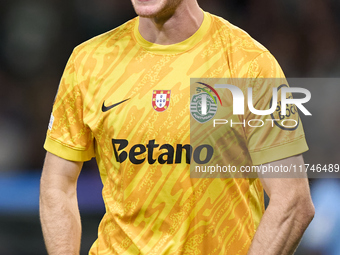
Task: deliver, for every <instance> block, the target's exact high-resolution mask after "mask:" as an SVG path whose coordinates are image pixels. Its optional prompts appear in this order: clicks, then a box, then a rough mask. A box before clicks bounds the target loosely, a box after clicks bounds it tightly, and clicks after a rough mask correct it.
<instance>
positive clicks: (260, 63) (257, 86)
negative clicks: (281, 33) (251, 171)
mask: <svg viewBox="0 0 340 255" xmlns="http://www.w3.org/2000/svg"><path fill="white" fill-rule="evenodd" d="M248 77H249V78H248V82H249V83H250V85H249V86H250V87H252V103H253V106H254V108H255V109H257V110H268V109H270V108H271V107H272V105H273V104H274V102H273V88H276V91H277V104H276V107H275V106H273V107H275V111H274V112H273V113H272V114H268V115H256V114H253V113H252V112H250V110H249V108H248V107H247V109H248V112H247V113H246V115H245V118H246V121H247V123H248V125H247V127H246V130H245V132H246V137H247V143H248V150H249V153H250V156H251V158H252V161H253V164H254V165H260V164H265V163H269V162H272V161H276V160H280V159H284V158H287V157H291V156H294V155H298V154H301V153H303V152H305V151H307V150H308V146H307V143H306V140H305V135H304V131H303V126H302V123H301V119H300V117H299V113H298V110H297V108H296V106H295V105H287V110H286V112H285V115H283V116H282V115H281V107H282V105H281V92H282V88H284V87H288V86H289V85H288V83H287V80H286V79H285V76H284V74H283V72H282V70H281V68H280V66H279V64H278V63H277V61H276V59H275V58H274V57H273V56H272V55H271V54H270V53H269V52H264V53H262V54H260V55H259V56H258V57H257V58H255V59H254V60H253V61H252V63H251V64H250V67H249V71H248ZM291 97H292V95H291V94H287V98H291Z"/></svg>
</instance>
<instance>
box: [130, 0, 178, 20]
mask: <svg viewBox="0 0 340 255" xmlns="http://www.w3.org/2000/svg"><path fill="white" fill-rule="evenodd" d="M135 1H137V0H135ZM160 2H161V3H160V5H159V6H141V5H140V6H138V3H136V4H135V3H134V1H132V5H133V7H134V9H135V12H136V14H137V15H138V16H140V17H143V18H156V19H157V18H159V19H162V18H165V17H166V16H171V15H172V14H173V13H174V12H175V10H176V8H177V7H178V5H179V4H180V3H181V2H182V0H170V1H160Z"/></svg>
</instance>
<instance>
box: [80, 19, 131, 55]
mask: <svg viewBox="0 0 340 255" xmlns="http://www.w3.org/2000/svg"><path fill="white" fill-rule="evenodd" d="M136 19H137V18H133V19H131V20H129V21H127V22H126V23H124V24H122V25H120V26H118V27H116V28H114V29H112V30H110V31H108V32H105V33H103V34H100V35H97V36H95V37H93V38H91V39H89V40H87V41H85V42H83V43H81V44H80V45H78V46H77V47H76V48H75V49H74V52H75V53H77V54H78V55H79V53H81V52H88V51H93V50H99V51H100V50H104V51H105V50H107V49H108V48H110V47H111V46H114V45H115V44H116V43H117V42H119V41H120V40H124V39H129V40H130V39H131V37H132V35H133V29H134V25H135V22H136Z"/></svg>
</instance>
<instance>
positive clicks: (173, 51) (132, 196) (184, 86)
mask: <svg viewBox="0 0 340 255" xmlns="http://www.w3.org/2000/svg"><path fill="white" fill-rule="evenodd" d="M138 25H139V19H138V17H136V18H134V19H132V20H130V21H128V22H127V23H125V24H123V25H122V26H120V27H118V28H116V29H114V30H112V31H109V32H107V33H105V34H103V35H100V36H97V37H95V38H93V39H91V40H89V41H87V42H85V43H83V44H81V45H80V46H78V47H76V48H75V50H74V51H73V53H72V55H71V57H70V59H69V61H68V63H67V66H66V68H65V71H64V74H63V77H62V79H61V83H60V85H59V89H58V93H57V96H56V99H55V103H54V106H53V111H52V115H51V119H50V123H49V127H48V131H47V138H46V141H45V145H44V147H45V149H46V150H47V151H49V152H51V153H53V154H55V155H57V156H59V157H62V158H65V159H67V160H72V161H87V160H89V159H91V158H92V157H96V160H97V163H98V167H99V171H100V176H101V179H102V182H103V185H104V186H103V193H102V194H103V199H104V203H105V207H106V213H105V215H104V217H103V219H102V221H101V223H100V225H99V228H98V239H97V240H96V241H95V243H94V244H93V246H92V248H91V250H90V252H89V254H103V255H104V254H125V255H128V254H149V255H152V254H154V255H159V254H231V255H236V254H246V253H247V251H248V249H249V246H250V244H251V241H252V238H253V236H254V234H255V231H256V228H257V226H258V224H259V222H260V219H261V216H262V214H263V212H264V202H263V189H262V185H261V183H260V181H259V180H258V179H247V178H235V179H232V178H224V179H223V178H190V160H192V158H191V148H190V118H191V117H190V116H191V115H190V100H191V98H190V78H214V77H218V78H219V77H226V78H257V77H265V78H270V77H283V73H282V71H281V69H280V67H279V65H278V64H277V62H276V60H275V59H274V58H273V56H272V55H271V54H270V53H269V52H268V50H266V49H265V48H264V47H263V46H261V45H260V44H259V43H257V42H256V41H255V40H253V39H252V38H251V37H250V36H249V35H248V34H247V33H245V32H244V31H242V30H241V29H239V28H237V27H235V26H233V25H231V24H230V23H228V22H227V21H225V20H224V19H222V18H220V17H217V16H214V15H211V14H209V13H206V12H205V13H204V20H203V23H202V25H201V26H200V28H199V29H198V30H197V31H196V33H195V34H194V35H192V36H191V37H190V38H188V39H187V40H185V41H182V42H180V43H177V44H173V45H157V44H153V43H150V42H148V41H146V40H145V39H144V38H143V37H142V36H141V35H140V33H139V31H138ZM259 91H261V88H259ZM262 92H263V93H265V91H262ZM262 92H261V93H262ZM261 93H259V94H261ZM270 93H271V92H270ZM266 98H267V99H268V97H266ZM268 102H269V101H268V100H267V101H265V102H264V103H263V104H264V105H266V104H267V103H268ZM295 115H296V116H295V117H294V118H298V116H297V114H295ZM191 121H195V120H191ZM238 128H240V127H238ZM241 130H244V132H243V131H242V132H237V135H230V133H229V134H228V136H226V137H227V138H226V142H228V143H229V144H232V146H226V147H225V149H226V150H227V152H226V153H229V154H230V155H235V154H237V157H238V158H239V159H240V160H241V162H244V163H246V164H249V165H252V164H261V163H266V162H271V161H274V160H278V159H281V158H284V157H289V156H292V155H296V154H299V153H302V152H304V151H305V150H307V145H306V142H305V139H304V133H303V130H302V126H301V125H300V126H299V127H297V128H295V129H294V130H290V131H289V132H287V131H286V130H283V129H282V128H280V126H279V125H274V127H271V128H265V129H262V131H261V130H260V129H259V130H258V131H257V130H256V131H255V130H253V129H249V130H248V129H246V128H243V127H241ZM283 133H284V134H283ZM235 134H236V133H235ZM193 149H195V148H193ZM89 188H90V187H89Z"/></svg>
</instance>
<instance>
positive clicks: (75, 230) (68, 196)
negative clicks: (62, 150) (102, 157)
mask: <svg viewBox="0 0 340 255" xmlns="http://www.w3.org/2000/svg"><path fill="white" fill-rule="evenodd" d="M82 165H83V163H82V162H72V161H68V160H65V159H62V158H59V157H57V156H55V155H53V154H51V153H49V152H47V154H46V159H45V164H44V168H43V172H42V176H41V181H40V221H41V226H42V230H43V235H44V240H45V244H46V248H47V251H48V254H50V255H51V254H79V250H80V238H81V223H80V215H79V209H78V201H77V192H76V188H77V179H78V176H79V173H80V170H81V168H82Z"/></svg>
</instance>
